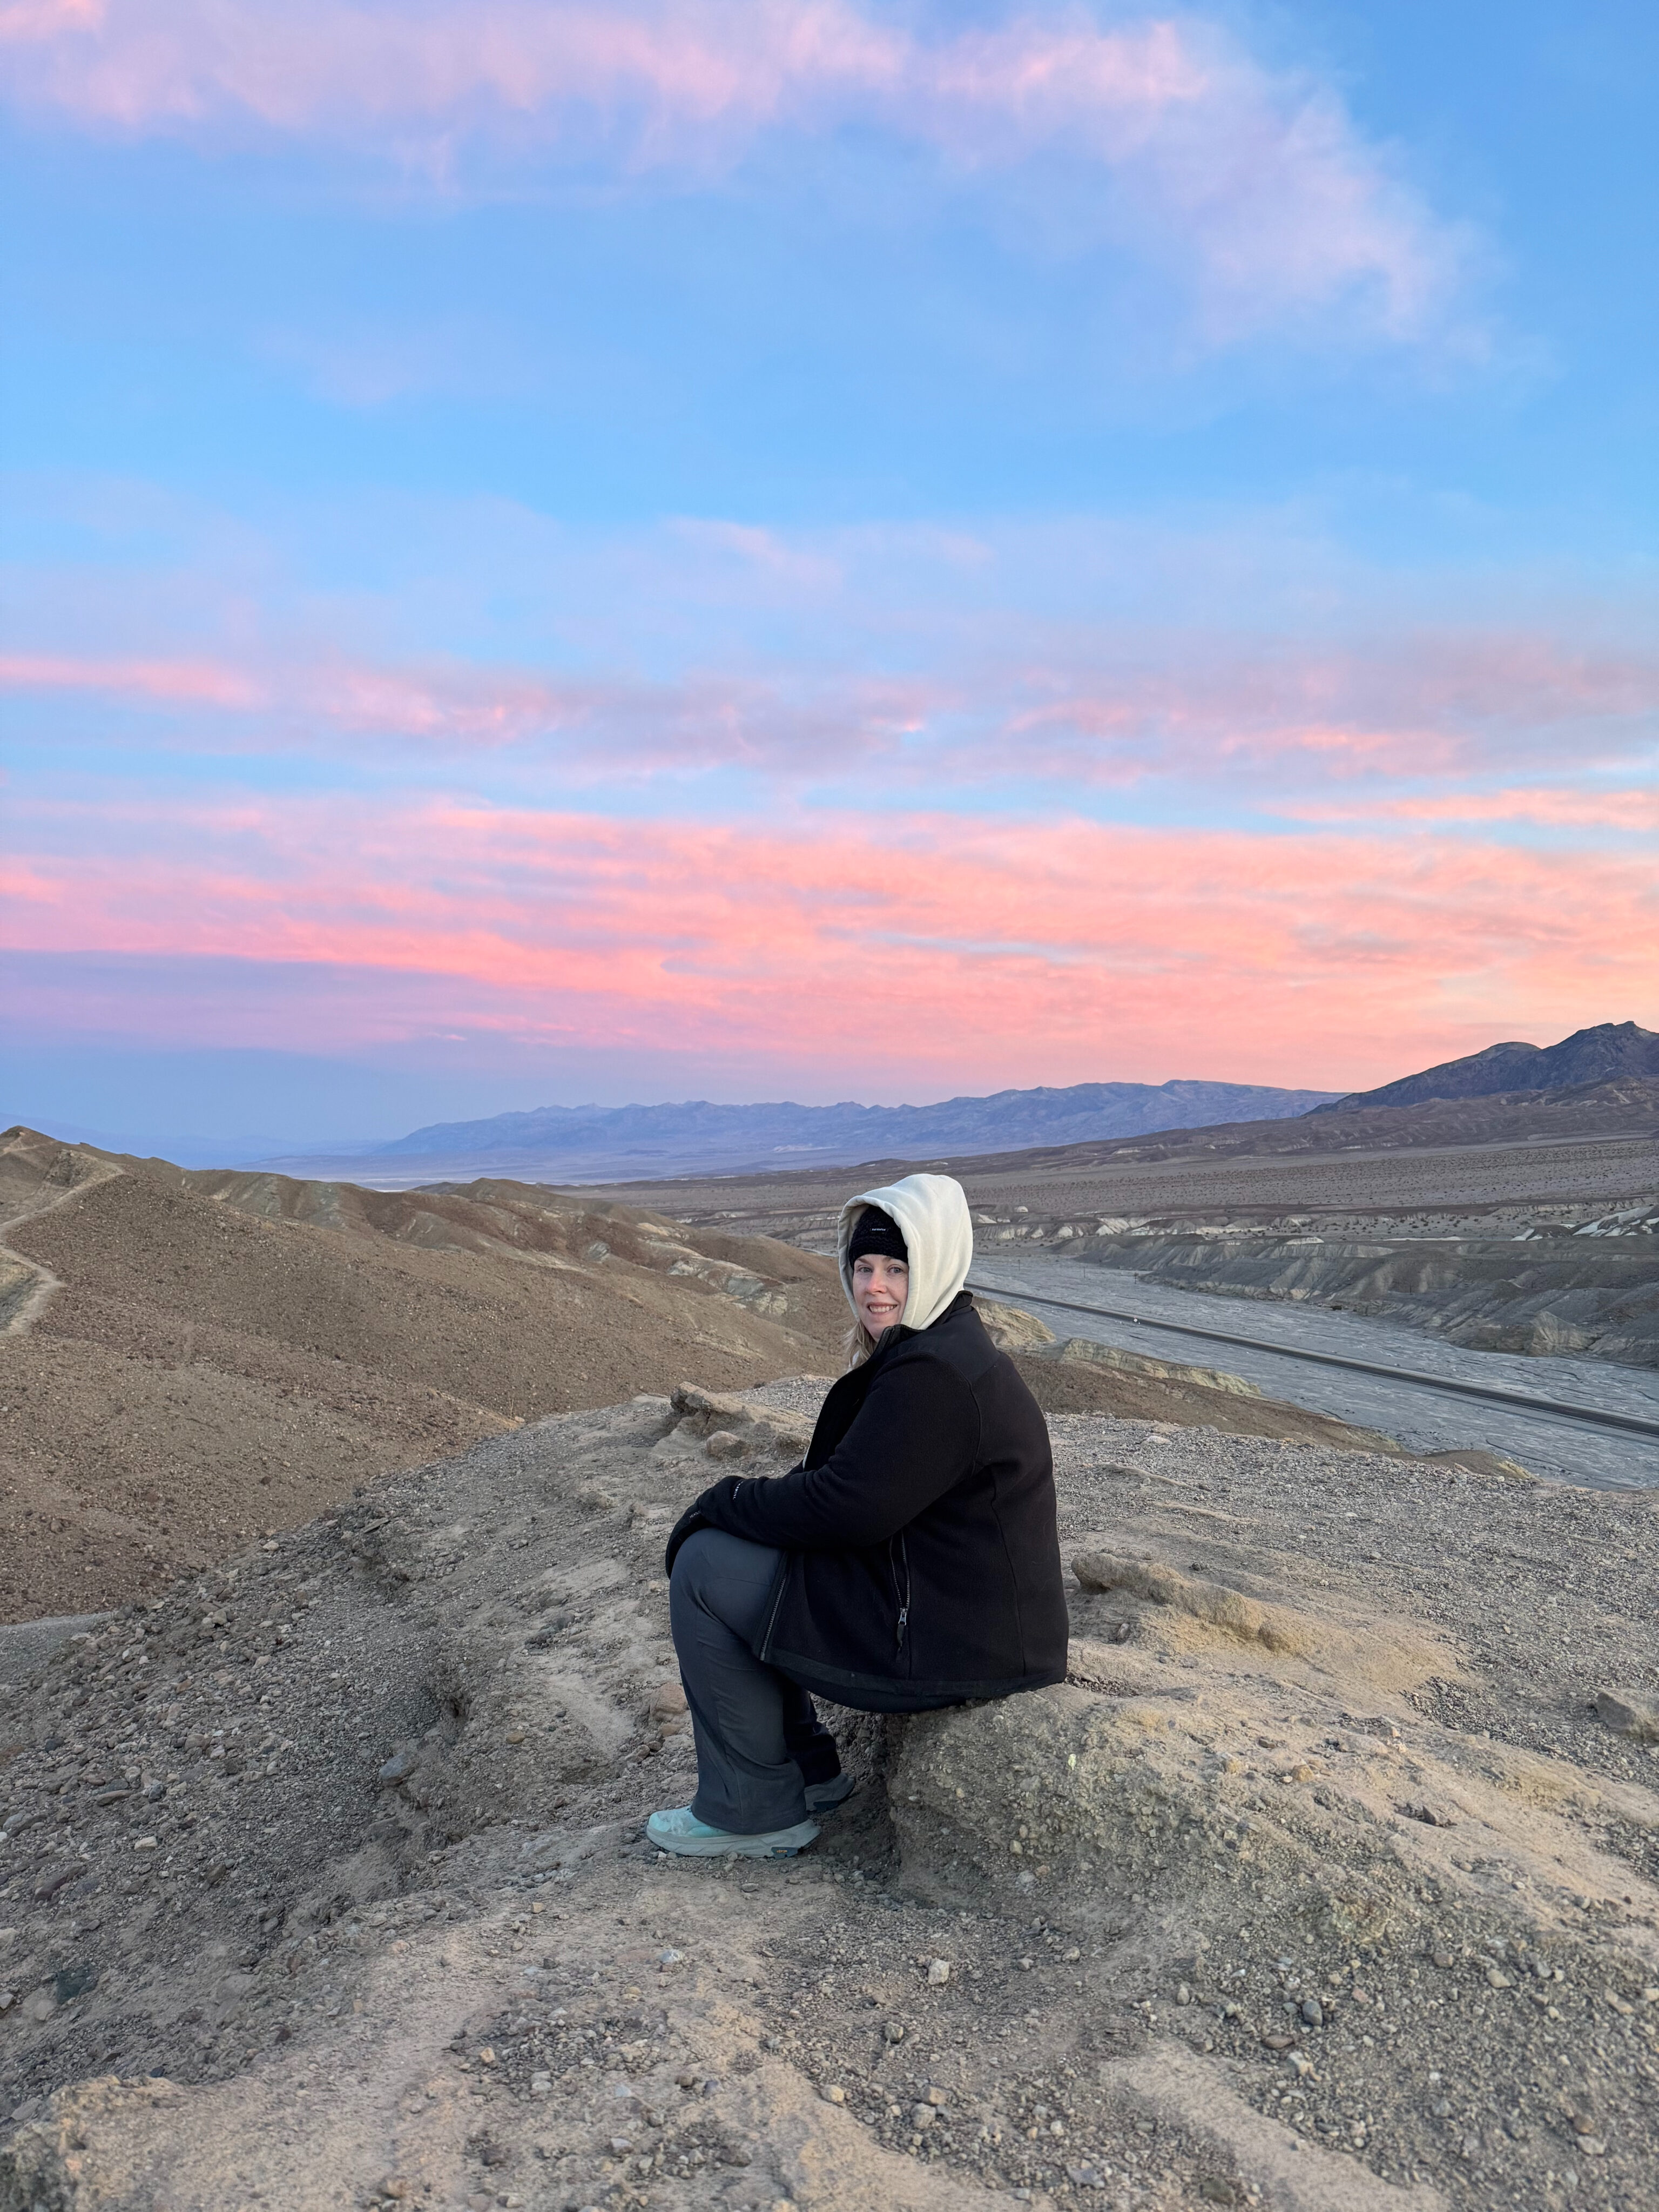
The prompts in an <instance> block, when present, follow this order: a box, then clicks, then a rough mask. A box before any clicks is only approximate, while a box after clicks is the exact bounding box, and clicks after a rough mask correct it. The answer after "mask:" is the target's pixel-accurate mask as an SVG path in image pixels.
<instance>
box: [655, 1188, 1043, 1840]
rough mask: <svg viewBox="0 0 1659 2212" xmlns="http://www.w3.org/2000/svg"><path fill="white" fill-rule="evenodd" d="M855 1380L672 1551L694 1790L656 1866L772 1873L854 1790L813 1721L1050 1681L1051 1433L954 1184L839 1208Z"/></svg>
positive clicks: (708, 1499) (702, 1508)
mask: <svg viewBox="0 0 1659 2212" xmlns="http://www.w3.org/2000/svg"><path fill="white" fill-rule="evenodd" d="M838 1241H839V1247H840V1257H841V1274H842V1284H843V1285H844V1286H845V1288H846V1291H847V1296H848V1301H849V1303H850V1304H851V1305H852V1308H853V1312H854V1329H853V1333H852V1337H851V1339H850V1340H849V1344H850V1348H851V1351H852V1358H853V1364H852V1365H851V1366H850V1368H849V1370H848V1372H847V1373H846V1374H845V1375H843V1376H842V1378H841V1380H840V1382H838V1383H836V1385H835V1386H834V1388H833V1389H831V1390H830V1392H829V1395H828V1396H827V1397H826V1398H825V1400H824V1401H823V1409H822V1411H821V1412H820V1413H819V1414H818V1419H817V1427H816V1428H815V1429H814V1431H813V1432H812V1443H811V1449H810V1450H809V1451H808V1452H807V1455H806V1457H805V1461H804V1462H802V1464H801V1465H800V1466H799V1467H798V1468H794V1469H793V1471H792V1472H791V1473H790V1474H786V1475H781V1476H779V1477H777V1478H776V1479H775V1480H764V1479H763V1480H758V1481H757V1480H745V1479H744V1477H742V1476H740V1475H727V1476H726V1478H725V1480H722V1481H720V1482H717V1483H715V1484H714V1486H713V1488H712V1489H709V1490H706V1491H705V1492H703V1494H702V1497H701V1498H698V1500H697V1502H696V1504H695V1505H694V1506H693V1507H692V1508H691V1510H690V1512H689V1513H687V1514H686V1515H685V1516H684V1518H683V1519H682V1520H681V1522H680V1523H679V1525H678V1528H676V1529H675V1530H674V1533H673V1534H672V1536H671V1538H670V1539H669V1544H668V1569H669V1574H670V1577H671V1583H670V1617H671V1620H672V1623H673V1631H674V1648H675V1650H676V1651H677V1652H678V1655H679V1662H680V1676H681V1680H683V1682H684V1685H685V1693H686V1698H687V1700H688V1702H689V1703H690V1708H691V1723H692V1727H693V1729H694V1731H695V1734H696V1747H697V1794H696V1796H695V1797H694V1798H693V1799H692V1801H691V1802H690V1805H687V1806H683V1807H681V1808H678V1809H677V1810H675V1811H672V1812H663V1813H653V1814H652V1816H651V1819H650V1820H649V1822H648V1823H647V1834H648V1835H649V1837H650V1838H651V1839H652V1841H653V1843H655V1844H658V1845H659V1847H660V1848H661V1849H662V1850H666V1851H676V1852H679V1853H682V1854H684V1855H687V1856H690V1857H717V1856H719V1855H720V1854H723V1853H725V1852H727V1851H735V1852H738V1853H739V1854H741V1855H742V1856H744V1857H750V1858H787V1857H792V1856H793V1854H794V1853H795V1852H796V1851H798V1850H800V1849H801V1848H802V1847H803V1845H805V1844H810V1843H811V1841H812V1839H813V1838H814V1837H815V1836H816V1835H817V1832H818V1831H817V1824H816V1823H815V1822H814V1820H812V1819H811V1814H813V1813H814V1812H823V1811H825V1810H827V1809H828V1808H829V1807H830V1806H832V1805H838V1804H839V1803H840V1802H841V1801H842V1798H844V1797H845V1796H847V1795H848V1792H849V1790H851V1788H852V1786H853V1785H852V1783H851V1781H850V1779H849V1778H848V1777H846V1776H844V1775H843V1774H842V1771H841V1763H840V1760H839V1759H838V1758H837V1757H836V1747H835V1741H834V1739H833V1737H831V1736H830V1735H829V1733H828V1731H827V1730H826V1729H823V1727H822V1726H821V1725H820V1724H819V1722H818V1720H817V1715H816V1714H815V1712H814V1711H813V1708H812V1701H811V1696H810V1695H809V1694H808V1693H809V1692H811V1691H814V1690H816V1691H817V1692H819V1693H820V1694H821V1695H823V1696H824V1697H828V1698H833V1699H836V1702H837V1703H839V1704H841V1705H855V1706H858V1707H860V1708H861V1709H862V1710H863V1711H866V1712H886V1713H905V1712H919V1711H926V1710H927V1709H928V1708H930V1707H933V1706H937V1705H960V1704H962V1703H963V1702H964V1701H965V1700H967V1699H974V1698H1006V1697H1007V1696H1008V1695H1009V1694H1010V1693H1011V1692H1013V1691H1015V1690H1034V1689H1037V1688H1040V1687H1041V1686H1042V1685H1043V1684H1044V1683H1047V1682H1058V1681H1061V1680H1064V1678H1065V1674H1066V1599H1065V1594H1064V1589H1063V1587H1062V1583H1061V1573H1060V1544H1059V1539H1058V1535H1057V1533H1056V1529H1055V1510H1054V1466H1053V1462H1052V1460H1051V1458H1050V1455H1049V1450H1048V1429H1047V1427H1046V1425H1044V1422H1043V1419H1042V1413H1040V1412H1039V1411H1038V1409H1037V1406H1036V1401H1035V1400H1034V1399H1033V1397H1032V1396H1031V1394H1030V1391H1029V1390H1028V1389H1026V1387H1025V1385H1024V1383H1023V1382H1022V1381H1021V1380H1020V1377H1019V1375H1018V1370H1016V1368H1015V1366H1014V1364H1013V1362H1012V1360H1011V1359H1010V1358H1008V1357H1007V1356H1006V1353H1004V1352H999V1351H998V1350H997V1348H996V1346H994V1344H993V1343H992V1341H991V1340H990V1338H989V1337H988V1336H987V1334H986V1333H985V1329H984V1326H983V1324H982V1323H981V1321H980V1318H979V1316H978V1314H977V1313H975V1310H974V1301H973V1299H972V1297H970V1296H969V1293H968V1292H967V1291H965V1290H963V1282H964V1281H965V1280H966V1279H967V1274H968V1269H969V1265H970V1264H971V1262H972V1259H973V1251H974V1232H973V1225H972V1223H971V1221H970V1219H969V1213H968V1201H967V1200H966V1198H965V1197H964V1196H963V1191H962V1186H961V1185H960V1184H959V1183H957V1182H953V1181H952V1180H951V1177H950V1176H937V1175H913V1176H905V1177H904V1179H903V1181H902V1182H896V1183H894V1184H892V1185H891V1186H890V1188H886V1189H883V1190H866V1191H865V1192H863V1193H862V1194H860V1196H859V1197H857V1198H854V1199H849V1200H848V1202H847V1204H846V1205H845V1206H843V1207H842V1211H841V1223H840V1236H839V1240H838Z"/></svg>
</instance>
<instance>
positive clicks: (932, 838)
mask: <svg viewBox="0 0 1659 2212" xmlns="http://www.w3.org/2000/svg"><path fill="white" fill-rule="evenodd" d="M1656 47H1659V19H1656V18H1655V16H1654V15H1653V13H1652V11H1651V10H1650V9H1642V8H1638V7H1637V6H1634V5H1600V6H1598V5H1595V4H1591V5H1589V6H1585V7H1581V8H1579V9H1576V10H1574V11H1571V15H1569V13H1568V12H1567V11H1565V10H1563V9H1559V7H1556V8H1544V7H1541V6H1536V5H1532V6H1521V7H1506V8H1504V9H1498V8H1497V7H1495V6H1494V7H1488V6H1485V5H1476V6H1465V7H1463V8H1461V9H1456V10H1455V11H1449V12H1448V11H1443V10H1439V9H1437V10H1434V11H1431V10H1430V9H1428V8H1427V7H1425V6H1419V5H1411V4H1408V5H1401V6H1394V7H1390V8H1389V9H1358V8H1357V7H1346V6H1312V5H1287V6H1280V7H1277V8H1272V9H1250V8H1243V9H1233V8H1224V9H1194V10H1191V11H1188V12H1185V13H1181V14H1172V15H1158V14H1157V13H1155V12H1152V11H1148V10H1145V9H1132V8H1108V7H1097V8H1094V9H1087V8H1073V9H1024V10H1019V9H1003V8H993V7H988V6H987V7H978V8H974V9H963V8H960V7H957V8H954V9H949V10H945V9H927V8H899V7H884V6H880V5H873V4H866V5H865V6H863V7H861V8H860V7H854V6H852V5H849V4H842V0H834V4H831V0H777V4H764V5H753V6H719V5H687V4H670V3H669V0H665V3H664V4H653V5H636V4H634V0H628V3H627V4H623V5H617V6H612V7H607V8H604V9H582V8H580V7H572V6H544V5H536V4H530V0H517V4H509V0H478V3H477V4H473V5H469V6H465V7H463V6H460V5H459V4H458V0H422V3H421V4H380V5H362V6H342V5H337V4H335V0H298V4H296V5H295V6H294V7H292V8H290V9H284V10H283V11H281V12H280V13H279V14H276V15H272V14H270V13H269V12H267V11H262V10H259V9H256V8H253V7H252V6H251V5H248V4H246V0H230V3H229V4H227V5H223V6H220V7H217V8H213V9H210V8H208V7H207V6H205V5H204V4H191V0H149V4H146V5H143V6H138V5H136V4H124V0H107V4H99V0H27V4H25V5H19V6H15V7H13V8H11V9H9V10H7V11H5V13H4V14H3V15H0V80H3V86H4V95H5V113H6V118H7V124H6V137H5V149H6V150H5V163H6V171H5V175H6V185H7V191H6V198H7V204H8V205H9V209H10V210H11V216H10V221H9V235H8V238H7V240H6V245H7V252H6V257H5V258H6V264H7V273H6V275H5V276H4V279H3V282H4V285H5V288H6V297H5V301H4V306H5V311H6V319H7V324H8V328H9V331H10V332H11V336H10V338H9V343H8V345H7V349H6V361H5V370H4V374H5V380H6V384H5V403H4V422H5V425H6V428H5V433H4V445H5V451H4V455H3V460H4V465H5V469H6V471H7V479H8V490H7V497H6V524H5V544H4V548H3V550H4V554H5V560H6V567H5V598H4V629H5V635H4V639H3V647H4V659H3V677H4V682H5V686H6V689H5V696H4V712H5V734H6V741H7V784H6V810H7V816H8V826H9V836H8V841H7V842H8V849H9V854H10V855H11V858H12V864H13V865H12V866H11V867H10V869H9V894H8V900H7V905H6V927H7V932H8V942H9V946H10V948H11V950H10V955H9V961H8V970H7V972H8V975H9V983H8V986H7V1006H6V1019H7V1024H8V1033H9V1038H10V1045H9V1066H10V1068H11V1071H12V1073H11V1077H10V1080H9V1088H8V1095H6V1096H4V1097H0V1113H3V1114H5V1115H7V1116H9V1117H16V1118H24V1119H27V1120H31V1121H37V1122H40V1121H46V1122H49V1123H52V1124H54V1125H56V1124H58V1123H61V1124H63V1125H64V1126H68V1125H69V1124H70V1123H71V1122H72V1123H75V1124H76V1125H79V1126H82V1127H95V1128H98V1129H100V1130H103V1131H106V1132H110V1133H117V1132H120V1131H123V1130H127V1131H131V1133H134V1134H143V1135H144V1136H145V1137H146V1138H154V1139H158V1140H160V1139H168V1138H169V1137H170V1136H173V1135H178V1134H179V1133H184V1134H187V1135H191V1136H199V1137H213V1136H217V1137H222V1138H223V1139H226V1140H228V1141H229V1142H231V1143H233V1145H234V1142H235V1141H237V1140H238V1139H240V1138H241V1137H243V1136H245V1135H246V1136H248V1137H250V1138H251V1137H253V1136H258V1138H259V1139H261V1140H263V1139H264V1138H265V1137H267V1136H283V1137H289V1138H292V1139H295V1140H296V1141H304V1140H307V1139H315V1140H322V1139H326V1138H330V1137H343V1136H349V1135H370V1134H374V1133H377V1132H380V1133H393V1132H395V1130H396V1129H398V1127H404V1126H412V1125H413V1124H415V1123H416V1122H419V1121H427V1120H430V1119H432V1118H434V1117H435V1115H438V1114H450V1113H456V1114H461V1113H477V1112H488V1111H491V1110H496V1109H504V1108H507V1107H515V1106H526V1105H530V1104H533V1103H542V1102H544V1101H560V1102H563V1103H573V1102H575V1101H578V1100H580V1099H584V1098H587V1097H601V1098H609V1099H621V1098H624V1097H683V1096H689V1095H708V1096H714V1097H754V1096H778V1095H781V1094H787V1095H793V1096H797V1097H805V1098H811V1099H823V1098H835V1097H845V1096H848V1095H849V1094H850V1095H856V1096H858V1097H865V1098H867V1099H869V1100H872V1101H877V1100H896V1099H900V1098H912V1099H920V1098H925V1097H937V1096H941V1095H945V1094H946V1093H949V1092H954V1091H982V1090H990V1089H994V1088H998V1087H1000V1086H1002V1085H1008V1084H1036V1083H1045V1082H1047V1083H1054V1082H1069V1081H1083V1080H1091V1079H1139V1080H1147V1081H1161V1080H1163V1079H1165V1078H1167V1077H1170V1076H1198V1077H1211V1078H1232V1079H1240V1080H1251V1081H1258V1082H1275V1081H1277V1082H1284V1083H1286V1084H1295V1085H1304V1084H1305V1085H1319V1086H1324V1085H1332V1086H1346V1085H1358V1084H1361V1083H1366V1082H1371V1081H1377V1080H1383V1079H1387V1078H1388V1077H1389V1076H1390V1075H1392V1074H1395V1073H1400V1072H1401V1071H1402V1069H1404V1068H1407V1067H1409V1066H1418V1065H1422V1064H1425V1063H1426V1062H1428V1061H1431V1060H1437V1059H1440V1058H1444V1057H1447V1056H1449V1054H1453V1053H1455V1052H1457V1051H1462V1050H1469V1049H1474V1048H1479V1047H1480V1046H1481V1045H1484V1044H1486V1043H1488V1042H1492V1041H1494V1039H1496V1038H1497V1037H1498V1036H1531V1037H1533V1038H1534V1039H1535V1040H1536V1041H1538V1042H1547V1041H1550V1039H1552V1038H1553V1037H1554V1036H1559V1035H1561V1034H1563V1033H1565V1031H1566V1030H1570V1029H1571V1028H1574V1027H1577V1026H1578V1025H1580V1024H1581V1023H1583V1022H1589V1021H1595V1020H1601V1019H1612V1020H1620V1019H1627V1018H1636V1019H1638V1020H1646V1021H1648V1022H1649V1024H1650V1025H1651V1024H1653V1022H1654V1020H1655V1018H1656V1008H1655V1004H1654V995H1655V994H1654V991H1653V983H1654V980H1655V976H1654V969H1655V964H1656V963H1655V955H1654V950H1653V948H1654V946H1655V945H1656V944H1659V930H1656V927H1655V921H1656V915H1655V913H1654V888H1653V887H1654V872H1653V857H1654V853H1653V848H1654V839H1655V831H1656V828H1659V795H1656V791H1655V774H1654V769H1655V743H1654V737H1655V704H1656V696H1659V648H1656V635H1659V629H1656V623H1655V619H1654V614H1653V592H1654V584H1655V571H1656V562H1655V545H1654V532H1653V518H1654V515H1655V513H1656V512H1659V499H1656V493H1659V485H1656V482H1655V454H1656V451H1659V437H1656V432H1659V422H1656V413H1659V398H1656V392H1655V388H1654V382H1653V378H1652V374H1651V363H1652V361H1653V359H1654V358H1655V353H1656V347H1655V338H1656V332H1655V330H1654V327H1653V325H1654V319H1655V307H1654V297H1655V287H1654V283H1653V270H1654V267H1655V263H1656V252H1655V247H1656V239H1655V230H1656V224H1659V216H1656V209H1659V191H1656V189H1655V187H1656V182H1659V179H1656V177H1655V174H1654V170H1655V167H1656V163H1655V158H1654V154H1653V149H1652V143H1651V142H1652V132H1651V129H1650V116H1649V114H1648V112H1647V107H1646V100H1647V95H1648V93H1649V90H1650V87H1651V85H1652V83H1653V82H1654V79H1655V65H1656V63H1659V52H1656ZM139 1125H142V1126H141V1127H140V1126H139Z"/></svg>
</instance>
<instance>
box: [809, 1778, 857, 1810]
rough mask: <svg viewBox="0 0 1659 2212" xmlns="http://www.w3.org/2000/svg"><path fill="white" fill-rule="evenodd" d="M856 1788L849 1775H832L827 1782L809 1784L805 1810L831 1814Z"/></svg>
mask: <svg viewBox="0 0 1659 2212" xmlns="http://www.w3.org/2000/svg"><path fill="white" fill-rule="evenodd" d="M857 1788H858V1784H857V1783H856V1782H854V1779H853V1778H852V1776H851V1775H850V1774H832V1775H831V1776H830V1778H829V1780H828V1781H827V1782H809V1783H808V1784H807V1785H806V1809H807V1811H808V1812H809V1813H833V1812H834V1811H835V1809H836V1806H837V1805H844V1804H845V1803H846V1802H847V1801H848V1798H849V1797H850V1796H852V1794H853V1792H854V1790H856V1789H857Z"/></svg>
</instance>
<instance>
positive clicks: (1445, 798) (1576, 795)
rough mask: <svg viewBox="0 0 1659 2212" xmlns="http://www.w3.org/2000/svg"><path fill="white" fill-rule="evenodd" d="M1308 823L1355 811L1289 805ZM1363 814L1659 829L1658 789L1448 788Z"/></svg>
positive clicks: (1384, 803)
mask: <svg viewBox="0 0 1659 2212" xmlns="http://www.w3.org/2000/svg"><path fill="white" fill-rule="evenodd" d="M1285 811H1286V812H1293V813H1294V814H1295V815H1296V817H1297V818H1298V819H1299V820H1302V821H1305V822H1348V821H1352V820H1354V819H1355V818H1356V817H1355V815H1354V813H1353V811H1352V810H1351V809H1350V810H1345V809H1342V808H1340V807H1335V806H1326V807H1320V806H1307V805H1304V806H1297V807H1294V808H1286V809H1285ZM1364 818H1366V819H1368V820H1374V821H1388V822H1524V823H1535V824H1536V825H1537V826H1538V827H1539V828H1541V829H1625V830H1629V831H1630V832H1632V834H1633V835H1639V834H1641V833H1643V832H1645V831H1648V830H1654V829H1659V791H1655V790H1653V789H1652V788H1651V787H1647V788H1640V789H1626V790H1621V791H1607V790H1595V789H1590V790H1584V791H1566V790H1562V789H1559V788H1558V789H1548V788H1544V789H1536V790H1524V789H1523V790H1514V791H1467V792H1447V793H1443V794H1441V795H1439V796H1436V797H1413V798H1407V799H1378V800H1377V801H1376V803H1375V804H1374V805H1368V806H1367V807H1366V808H1365V809H1364Z"/></svg>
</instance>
